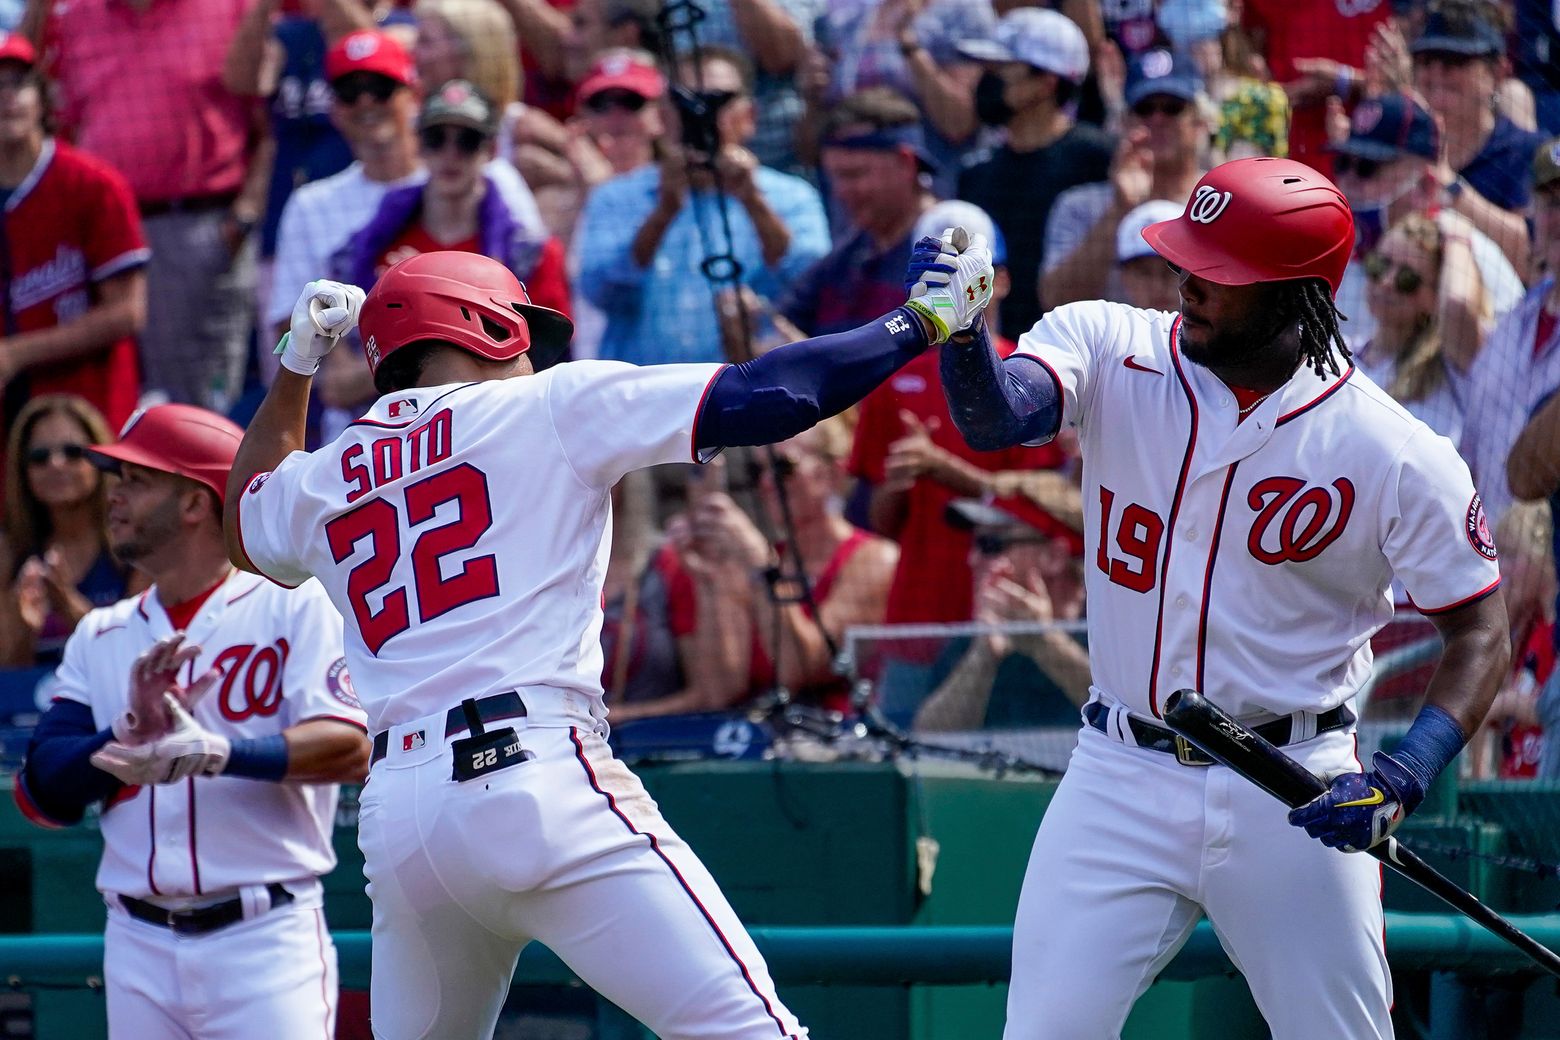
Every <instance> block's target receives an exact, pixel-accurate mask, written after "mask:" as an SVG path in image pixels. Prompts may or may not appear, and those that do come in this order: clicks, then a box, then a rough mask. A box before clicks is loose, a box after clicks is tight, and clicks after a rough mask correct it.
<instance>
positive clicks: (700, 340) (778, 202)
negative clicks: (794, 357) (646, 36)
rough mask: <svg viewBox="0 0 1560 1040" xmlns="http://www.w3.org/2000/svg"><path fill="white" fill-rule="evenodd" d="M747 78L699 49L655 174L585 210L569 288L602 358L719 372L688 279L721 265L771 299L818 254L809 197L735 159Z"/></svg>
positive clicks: (822, 241) (705, 316) (743, 131)
mask: <svg viewBox="0 0 1560 1040" xmlns="http://www.w3.org/2000/svg"><path fill="white" fill-rule="evenodd" d="M684 72H685V75H684V79H685V80H686V81H690V82H691V81H694V79H695V77H694V75H693V70H691V69H685V70H684ZM751 75H752V70H751V68H750V67H749V65H748V64H747V60H746V59H745V58H744V57H743V56H742V55H741V54H738V53H736V52H734V51H729V50H725V49H721V48H716V47H706V48H704V49H703V65H702V68H701V69H700V70H699V76H700V77H702V80H701V81H702V82H703V84H704V87H703V89H702V90H701V91H698V92H694V93H689V94H683V95H679V97H680V98H681V101H680V102H679V103H678V104H676V105H672V106H669V109H670V110H669V111H668V119H667V122H668V128H669V130H670V131H671V132H669V133H668V135H667V140H666V141H665V142H663V147H662V149H661V160H660V163H659V164H658V165H657V166H653V167H643V168H641V169H637V170H634V171H633V172H631V173H627V174H624V175H622V176H619V177H615V178H613V179H612V180H609V181H607V182H605V183H604V184H602V185H600V186H599V187H597V188H596V190H595V191H594V192H593V193H592V194H591V197H590V199H589V201H588V202H587V203H586V205H585V211H584V213H583V214H581V216H580V221H579V225H578V227H577V228H576V230H575V244H576V247H577V249H578V255H579V285H580V288H581V290H582V292H583V293H584V295H585V297H586V298H587V299H588V300H589V301H590V302H591V303H592V304H594V305H595V306H597V307H599V308H601V310H602V311H604V312H605V314H606V318H607V327H606V330H605V332H604V333H603V336H602V341H601V355H602V356H603V357H606V358H611V359H615V360H619V361H630V362H634V363H637V364H660V363H666V362H679V361H719V360H723V359H724V355H723V352H722V347H721V335H720V329H719V324H718V318H717V312H716V306H715V292H714V288H713V287H712V285H711V282H710V281H709V280H708V279H706V278H704V277H702V276H701V275H700V274H699V271H700V265H701V263H702V262H703V261H704V260H705V258H707V257H710V256H715V255H719V254H727V253H729V254H731V255H732V256H733V257H735V258H736V259H737V261H739V262H740V264H741V266H742V274H741V283H742V284H743V285H747V286H749V287H751V288H752V289H753V290H754V291H755V292H757V293H759V294H760V295H764V296H773V295H774V294H775V293H776V292H778V291H779V289H780V287H781V286H783V285H785V284H787V283H788V282H789V281H790V280H791V279H793V278H795V277H796V276H797V275H798V274H799V273H801V271H803V270H805V269H806V267H807V266H808V265H810V264H811V263H812V262H813V261H814V260H816V259H817V258H818V257H820V256H822V255H823V254H824V252H825V251H827V248H828V228H827V224H826V222H825V218H824V213H823V203H822V200H820V199H819V198H818V193H817V190H816V189H814V188H813V187H812V185H810V184H808V183H807V182H806V181H804V180H802V179H801V178H799V177H793V176H791V175H790V174H785V173H781V172H779V171H778V170H772V169H770V168H769V167H766V166H761V165H759V163H758V160H757V158H756V157H755V156H754V155H753V153H752V152H751V151H749V150H748V148H747V147H746V142H747V141H748V140H749V139H750V138H751V137H752V134H753V126H754V123H753V117H754V113H753V99H752V96H751V94H750V92H749V91H750V83H751ZM701 112H703V113H709V115H708V117H707V118H706V117H703V116H701V115H699V114H698V113H701ZM707 138H708V139H707ZM717 174H718V177H717ZM723 213H724V215H725V216H724V218H723V215H722V214H723ZM725 218H729V220H728V219H725ZM728 228H729V233H730V239H729V240H728V239H727V237H726V235H727V231H728Z"/></svg>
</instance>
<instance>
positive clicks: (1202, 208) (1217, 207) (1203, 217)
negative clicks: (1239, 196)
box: [1186, 184, 1230, 224]
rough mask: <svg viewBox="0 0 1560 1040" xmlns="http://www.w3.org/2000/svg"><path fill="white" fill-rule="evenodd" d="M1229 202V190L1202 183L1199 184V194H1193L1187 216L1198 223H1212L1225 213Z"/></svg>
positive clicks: (1187, 208)
mask: <svg viewBox="0 0 1560 1040" xmlns="http://www.w3.org/2000/svg"><path fill="white" fill-rule="evenodd" d="M1229 204H1230V193H1229V192H1227V191H1220V190H1219V189H1218V188H1213V187H1209V186H1208V185H1206V184H1202V185H1199V186H1198V188H1197V194H1196V195H1194V196H1192V201H1191V203H1190V204H1189V205H1188V206H1187V207H1186V217H1187V219H1188V220H1191V221H1195V222H1196V223H1198V224H1212V223H1213V222H1214V221H1215V220H1218V219H1219V214H1220V213H1223V212H1224V207H1225V206H1228V205H1229Z"/></svg>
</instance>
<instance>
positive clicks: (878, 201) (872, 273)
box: [778, 87, 934, 336]
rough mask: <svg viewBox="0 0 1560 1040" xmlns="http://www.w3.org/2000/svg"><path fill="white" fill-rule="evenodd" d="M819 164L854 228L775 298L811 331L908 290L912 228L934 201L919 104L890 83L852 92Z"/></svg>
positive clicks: (829, 129)
mask: <svg viewBox="0 0 1560 1040" xmlns="http://www.w3.org/2000/svg"><path fill="white" fill-rule="evenodd" d="M822 133H823V152H822V164H823V173H824V178H825V179H826V180H827V182H828V185H829V193H830V196H831V198H832V201H833V202H834V203H835V204H837V206H838V207H839V209H840V210H841V211H842V212H843V214H844V215H845V216H846V217H847V218H848V220H849V223H850V227H851V229H852V230H851V231H850V233H849V234H848V235H847V236H846V237H845V238H844V240H843V241H841V242H839V243H837V244H836V245H835V247H834V249H833V250H832V251H831V252H830V253H829V255H828V256H826V257H824V258H823V259H822V260H820V261H819V262H818V263H817V264H815V265H813V267H812V268H811V269H809V270H808V271H807V272H806V274H804V275H803V276H802V277H800V278H798V279H795V280H794V281H793V282H792V283H791V284H790V286H789V287H788V288H787V289H786V291H785V295H784V296H783V297H782V298H781V299H780V301H779V303H778V307H779V311H780V313H781V314H782V315H784V317H785V320H786V321H788V322H790V323H791V324H792V325H794V326H795V327H796V328H797V329H799V330H800V331H801V332H803V333H804V334H805V335H809V336H822V335H825V334H827V333H831V332H842V331H844V330H845V329H850V328H855V327H856V326H857V325H859V324H861V323H862V322H863V321H870V320H871V318H872V316H873V315H875V314H881V313H883V310H882V308H883V307H884V306H885V304H886V305H887V306H890V307H891V306H892V304H891V303H889V302H888V301H890V300H896V299H899V298H901V297H902V296H903V295H904V272H905V267H906V265H907V264H909V262H910V243H911V238H910V230H911V228H913V227H914V226H915V222H916V221H917V220H919V219H920V217H921V214H922V213H924V212H926V209H927V207H929V206H931V204H932V202H933V201H934V200H933V196H932V193H931V191H930V189H929V187H928V182H927V175H928V174H929V172H930V171H931V169H932V159H931V156H930V155H929V154H928V153H927V151H926V140H925V137H924V136H923V134H922V132H921V126H920V117H919V116H918V115H917V114H916V110H915V106H914V105H913V104H911V103H910V101H909V99H908V98H906V97H904V95H902V94H898V93H895V92H894V91H892V90H890V89H889V88H887V87H871V88H869V89H867V90H863V91H862V92H861V93H859V94H852V95H851V96H850V97H847V98H845V99H844V100H843V101H841V102H840V103H839V104H837V105H835V106H834V107H833V108H832V109H830V110H829V114H828V117H827V119H825V120H824V124H823V130H822Z"/></svg>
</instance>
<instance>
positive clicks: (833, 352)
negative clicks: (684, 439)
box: [694, 307, 928, 450]
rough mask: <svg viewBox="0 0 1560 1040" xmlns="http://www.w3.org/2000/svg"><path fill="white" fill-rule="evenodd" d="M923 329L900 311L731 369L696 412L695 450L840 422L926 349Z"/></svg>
mask: <svg viewBox="0 0 1560 1040" xmlns="http://www.w3.org/2000/svg"><path fill="white" fill-rule="evenodd" d="M927 345H928V344H927V339H926V330H925V329H924V328H923V327H922V325H921V321H920V319H919V318H917V317H916V316H915V314H914V313H913V312H911V311H909V310H907V309H906V308H904V307H900V308H899V309H898V310H896V311H894V312H893V313H892V314H886V315H884V316H883V317H881V318H878V319H877V320H876V321H873V322H869V323H868V324H866V325H863V326H861V327H860V328H855V329H851V330H850V331H848V332H838V333H834V334H832V335H828V336H816V337H814V338H812V339H804V340H798V341H797V342H795V343H787V344H786V345H785V346H783V347H776V348H775V349H774V350H771V351H770V352H769V353H767V354H764V355H763V356H762V357H756V358H754V359H753V360H751V361H744V362H742V363H741V364H740V365H731V366H729V367H727V368H726V369H725V370H724V371H722V372H721V373H720V375H719V376H717V377H716V379H715V385H714V386H712V387H710V392H709V395H708V396H707V397H706V398H705V399H704V407H703V409H702V410H701V411H700V412H699V421H698V428H697V430H696V431H695V432H694V446H695V447H696V448H698V449H700V450H707V449H711V448H732V447H736V446H738V445H744V444H774V443H777V442H779V441H783V440H786V439H787V438H789V437H794V436H796V435H797V434H798V433H801V432H802V431H803V430H805V429H808V428H809V427H811V426H813V425H814V424H816V423H819V422H821V421H823V420H824V419H827V418H828V417H829V416H831V415H838V414H839V413H840V412H843V411H844V410H845V409H847V408H849V407H850V406H851V405H853V404H855V403H856V402H857V401H859V400H861V399H862V398H863V397H866V396H867V394H869V393H871V392H872V391H873V390H874V389H875V388H876V387H877V386H878V385H879V384H881V383H882V382H883V381H884V380H885V379H887V378H888V377H889V376H891V375H893V374H894V373H895V372H897V371H898V370H899V369H900V368H902V367H904V366H905V365H906V364H908V363H909V362H910V361H911V360H913V359H914V358H915V357H916V356H917V355H918V354H920V353H921V352H922V351H924V350H925V349H926V348H927Z"/></svg>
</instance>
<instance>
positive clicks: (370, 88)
mask: <svg viewBox="0 0 1560 1040" xmlns="http://www.w3.org/2000/svg"><path fill="white" fill-rule="evenodd" d="M330 89H331V93H333V94H335V95H336V100H337V101H340V102H341V103H342V104H343V105H355V104H357V103H358V98H360V97H362V96H363V95H364V94H367V95H368V96H369V97H371V98H373V99H374V100H375V101H377V102H379V103H380V104H381V105H382V104H384V103H385V102H386V101H389V100H390V99H391V98H392V97H393V96H395V92H396V91H398V90H400V89H401V84H399V83H397V82H396V81H395V80H393V79H391V78H390V77H389V76H381V75H379V74H378V73H377V72H354V73H351V74H349V75H346V76H342V77H341V78H340V79H338V80H336V82H334V83H332V84H331V85H330Z"/></svg>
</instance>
